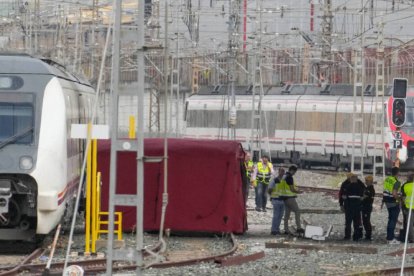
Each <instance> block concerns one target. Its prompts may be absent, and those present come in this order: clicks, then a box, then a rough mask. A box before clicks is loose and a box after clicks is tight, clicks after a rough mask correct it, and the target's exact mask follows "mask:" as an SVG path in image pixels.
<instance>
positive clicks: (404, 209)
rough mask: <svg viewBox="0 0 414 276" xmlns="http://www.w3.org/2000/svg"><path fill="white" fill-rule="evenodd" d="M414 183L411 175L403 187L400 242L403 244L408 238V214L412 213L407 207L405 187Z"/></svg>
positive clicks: (413, 175) (413, 176)
mask: <svg viewBox="0 0 414 276" xmlns="http://www.w3.org/2000/svg"><path fill="white" fill-rule="evenodd" d="M413 181H414V174H409V175H408V177H407V181H406V182H405V183H404V184H402V185H401V193H402V200H401V201H402V202H401V212H402V215H403V229H402V230H400V241H401V242H405V236H406V233H407V229H408V228H407V223H408V213H409V211H410V209H409V208H407V207H406V205H405V197H406V195H405V193H404V187H405V185H407V184H410V183H412V182H413ZM411 241H413V240H411Z"/></svg>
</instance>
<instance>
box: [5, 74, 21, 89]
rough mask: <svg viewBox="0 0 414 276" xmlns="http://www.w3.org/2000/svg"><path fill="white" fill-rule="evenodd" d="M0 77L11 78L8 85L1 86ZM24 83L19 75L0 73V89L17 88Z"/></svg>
mask: <svg viewBox="0 0 414 276" xmlns="http://www.w3.org/2000/svg"><path fill="white" fill-rule="evenodd" d="M2 79H3V80H11V82H10V85H9V86H4V87H3V86H2V85H1V83H2ZM23 85H24V80H23V78H22V77H19V76H10V75H0V90H18V89H20V88H22V87H23Z"/></svg>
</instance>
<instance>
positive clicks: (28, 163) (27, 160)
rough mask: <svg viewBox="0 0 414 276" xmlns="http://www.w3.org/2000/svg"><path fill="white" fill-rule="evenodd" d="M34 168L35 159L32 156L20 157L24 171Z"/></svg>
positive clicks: (21, 167)
mask: <svg viewBox="0 0 414 276" xmlns="http://www.w3.org/2000/svg"><path fill="white" fill-rule="evenodd" d="M31 168H33V159H32V157H30V156H22V157H20V169H22V170H30V169H31Z"/></svg>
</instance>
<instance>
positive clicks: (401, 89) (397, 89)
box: [392, 78, 408, 99]
mask: <svg viewBox="0 0 414 276" xmlns="http://www.w3.org/2000/svg"><path fill="white" fill-rule="evenodd" d="M407 83H408V80H407V79H401V78H394V80H393V89H392V97H393V98H394V99H405V98H407Z"/></svg>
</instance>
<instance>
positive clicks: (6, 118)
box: [0, 93, 34, 148]
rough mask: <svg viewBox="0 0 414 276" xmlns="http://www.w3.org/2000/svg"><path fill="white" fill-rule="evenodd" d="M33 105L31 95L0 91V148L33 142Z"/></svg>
mask: <svg viewBox="0 0 414 276" xmlns="http://www.w3.org/2000/svg"><path fill="white" fill-rule="evenodd" d="M33 106H34V96H33V95H30V94H20V95H19V94H14V95H13V94H9V93H0V126H1V127H0V148H2V147H4V146H6V145H8V144H31V143H32V142H33V135H34V131H33V129H34V125H33V124H34V107H33Z"/></svg>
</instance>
